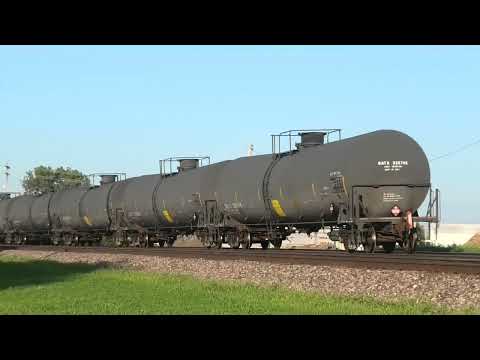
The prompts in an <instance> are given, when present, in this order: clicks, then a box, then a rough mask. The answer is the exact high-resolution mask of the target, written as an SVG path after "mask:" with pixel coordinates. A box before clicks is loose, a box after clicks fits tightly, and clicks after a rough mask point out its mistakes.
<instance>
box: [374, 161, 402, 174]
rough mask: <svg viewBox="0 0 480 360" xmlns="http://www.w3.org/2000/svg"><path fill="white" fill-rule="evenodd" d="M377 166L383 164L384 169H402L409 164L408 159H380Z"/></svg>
mask: <svg viewBox="0 0 480 360" xmlns="http://www.w3.org/2000/svg"><path fill="white" fill-rule="evenodd" d="M377 166H382V167H383V169H384V171H386V172H390V171H400V170H401V169H402V168H403V167H404V166H408V161H406V160H393V161H389V160H379V161H378V162H377Z"/></svg>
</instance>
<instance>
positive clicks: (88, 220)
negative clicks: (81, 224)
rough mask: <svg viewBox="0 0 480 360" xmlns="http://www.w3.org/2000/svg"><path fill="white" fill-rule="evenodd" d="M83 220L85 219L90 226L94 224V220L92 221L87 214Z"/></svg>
mask: <svg viewBox="0 0 480 360" xmlns="http://www.w3.org/2000/svg"><path fill="white" fill-rule="evenodd" d="M83 221H85V224H87V225H88V226H92V222H91V221H90V219H89V218H88V216H87V215H85V216H84V217H83Z"/></svg>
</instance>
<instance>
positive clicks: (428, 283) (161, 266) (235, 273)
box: [0, 250, 480, 310]
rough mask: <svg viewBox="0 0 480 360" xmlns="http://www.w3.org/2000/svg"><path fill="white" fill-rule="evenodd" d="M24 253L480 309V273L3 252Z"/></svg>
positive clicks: (16, 253) (66, 260)
mask: <svg viewBox="0 0 480 360" xmlns="http://www.w3.org/2000/svg"><path fill="white" fill-rule="evenodd" d="M4 255H9V256H25V257H30V258H35V259H46V260H52V261H58V262H63V263H74V262H82V263H89V264H95V265H99V266H103V267H113V268H122V269H130V270H139V271H148V272H157V273H175V274H184V275H191V276H193V277H195V278H199V279H208V280H228V281H242V282H248V283H253V284H257V285H270V286H271V285H275V286H281V287H284V288H288V289H291V290H300V291H309V292H317V293H321V294H328V295H349V296H371V297H375V298H379V299H383V300H387V301H404V300H414V301H417V302H425V301H426V302H431V303H433V304H435V305H439V306H446V307H448V308H450V309H463V308H468V307H473V308H475V309H477V310H480V276H479V275H470V274H450V273H433V272H426V271H397V270H380V269H360V268H359V269H355V268H347V267H335V266H314V265H293V264H291V265H288V264H270V263H266V262H257V261H244V260H220V261H219V260H206V259H200V258H195V259H188V258H177V257H153V256H141V255H119V254H92V253H88V254H85V253H71V252H70V253H67V252H47V251H26V250H6V251H2V252H1V253H0V256H4Z"/></svg>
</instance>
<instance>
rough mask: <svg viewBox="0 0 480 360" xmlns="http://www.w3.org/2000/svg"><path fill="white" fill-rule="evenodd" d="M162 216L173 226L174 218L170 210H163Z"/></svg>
mask: <svg viewBox="0 0 480 360" xmlns="http://www.w3.org/2000/svg"><path fill="white" fill-rule="evenodd" d="M162 214H163V216H164V217H165V219H166V220H167V221H168V222H169V223H170V224H171V223H173V218H172V216H171V215H170V213H169V212H168V210H163V211H162Z"/></svg>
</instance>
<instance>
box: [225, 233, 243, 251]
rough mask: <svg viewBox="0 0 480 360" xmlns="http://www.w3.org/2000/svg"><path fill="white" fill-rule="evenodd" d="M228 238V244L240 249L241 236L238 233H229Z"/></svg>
mask: <svg viewBox="0 0 480 360" xmlns="http://www.w3.org/2000/svg"><path fill="white" fill-rule="evenodd" d="M227 239H228V241H227V242H228V245H229V246H230V247H231V248H232V249H238V248H239V247H240V238H239V236H238V235H237V234H229V235H227Z"/></svg>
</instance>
